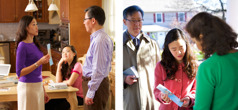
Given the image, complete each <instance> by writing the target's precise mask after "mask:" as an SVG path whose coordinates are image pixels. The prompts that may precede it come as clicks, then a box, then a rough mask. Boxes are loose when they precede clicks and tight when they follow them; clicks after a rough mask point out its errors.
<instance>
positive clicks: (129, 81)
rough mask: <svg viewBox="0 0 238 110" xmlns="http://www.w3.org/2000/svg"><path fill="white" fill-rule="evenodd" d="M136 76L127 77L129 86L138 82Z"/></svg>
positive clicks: (126, 80)
mask: <svg viewBox="0 0 238 110" xmlns="http://www.w3.org/2000/svg"><path fill="white" fill-rule="evenodd" d="M135 77H136V76H134V75H133V76H126V79H125V82H126V83H127V84H128V85H132V84H134V83H135V82H137V79H135Z"/></svg>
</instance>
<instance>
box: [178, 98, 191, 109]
mask: <svg viewBox="0 0 238 110" xmlns="http://www.w3.org/2000/svg"><path fill="white" fill-rule="evenodd" d="M180 101H181V102H183V105H182V107H188V106H189V103H190V98H189V97H184V98H182V99H181V100H180Z"/></svg>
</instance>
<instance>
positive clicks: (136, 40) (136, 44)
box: [133, 38, 140, 50]
mask: <svg viewBox="0 0 238 110" xmlns="http://www.w3.org/2000/svg"><path fill="white" fill-rule="evenodd" d="M133 43H134V45H135V47H136V50H138V48H139V46H140V40H139V39H137V38H134V39H133Z"/></svg>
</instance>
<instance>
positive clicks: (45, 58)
mask: <svg viewBox="0 0 238 110" xmlns="http://www.w3.org/2000/svg"><path fill="white" fill-rule="evenodd" d="M49 60H50V55H49V54H47V55H45V56H43V57H41V59H40V60H38V62H37V64H38V65H42V64H46V63H48V62H49Z"/></svg>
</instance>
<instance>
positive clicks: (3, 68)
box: [0, 64, 11, 76]
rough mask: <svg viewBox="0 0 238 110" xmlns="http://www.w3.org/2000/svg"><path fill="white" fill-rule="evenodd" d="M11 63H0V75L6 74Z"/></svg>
mask: <svg viewBox="0 0 238 110" xmlns="http://www.w3.org/2000/svg"><path fill="white" fill-rule="evenodd" d="M10 68H11V64H0V76H8V75H9V72H10Z"/></svg>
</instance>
